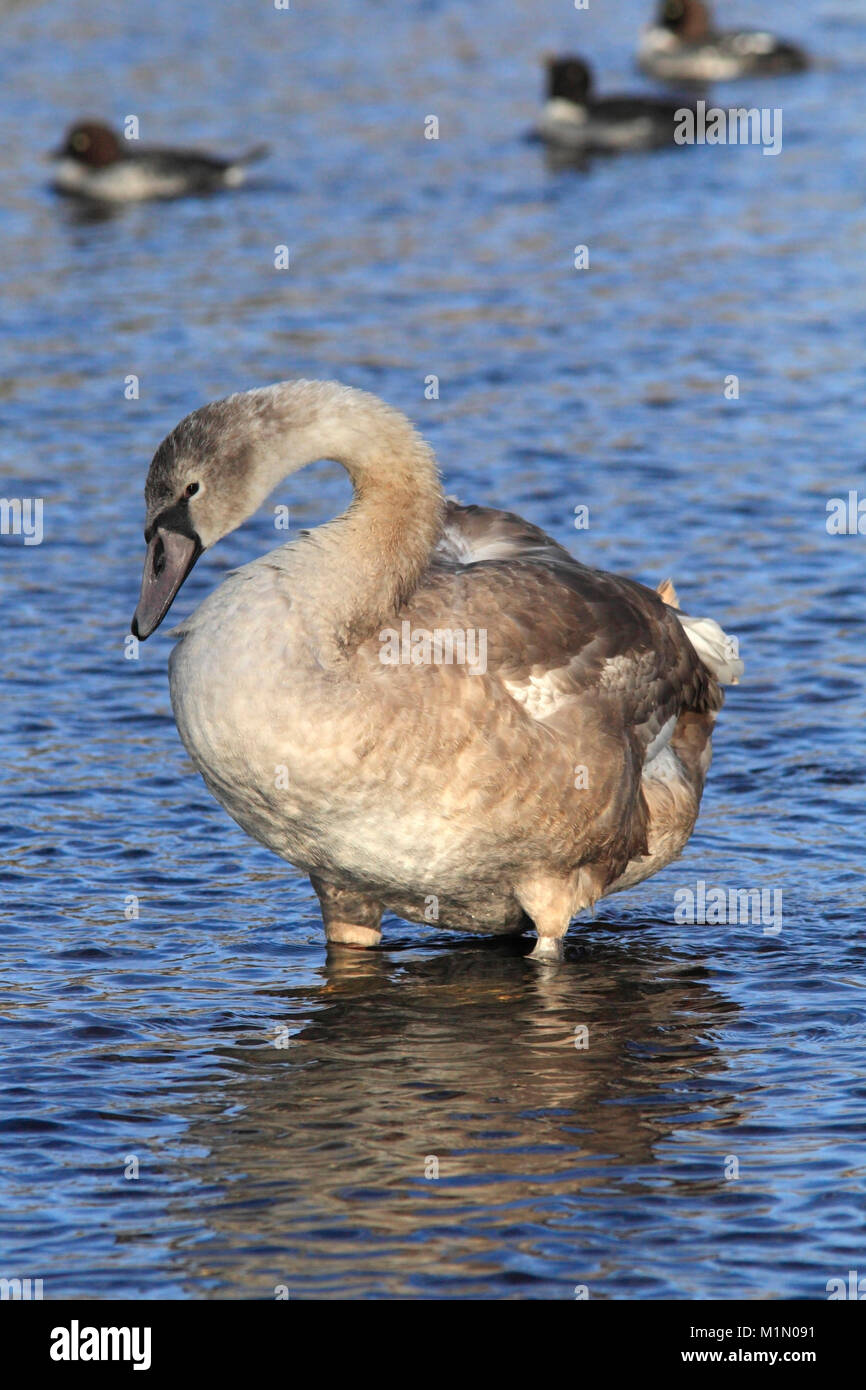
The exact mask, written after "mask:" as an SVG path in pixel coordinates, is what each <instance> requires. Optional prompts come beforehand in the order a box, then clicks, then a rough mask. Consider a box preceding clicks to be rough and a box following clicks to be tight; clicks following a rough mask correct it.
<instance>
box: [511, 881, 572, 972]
mask: <svg viewBox="0 0 866 1390" xmlns="http://www.w3.org/2000/svg"><path fill="white" fill-rule="evenodd" d="M575 889H576V884H575V882H574V880H573V879H553V878H545V877H543V876H539V877H538V878H533V879H531V880H529V881H527V882H525V883H522V884H521V885H520V886H519V888H518V889H517V890H516V894H517V900H518V902H519V903H520V906H521V907H522V908H523V910H524V912H525V913H527V914H528V916H529V917H531V918H532V922H533V925H534V927H535V930H536V932H537V933H538V940H537V941H536V943H535V946H534V948H533V950H532V951H530V953H529V955H528V956H527V960H535V961H558V960H562V943H563V940H564V938H565V935H566V933H567V931H568V928H569V926H570V925H571V919H572V917H573V916H574V913H575V910H576V909H575V906H574V898H575Z"/></svg>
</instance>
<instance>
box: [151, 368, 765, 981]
mask: <svg viewBox="0 0 866 1390" xmlns="http://www.w3.org/2000/svg"><path fill="white" fill-rule="evenodd" d="M323 458H328V459H333V460H335V461H337V462H339V463H341V464H342V465H343V467H344V468H345V469H346V471H347V473H348V474H349V478H350V480H351V482H352V484H353V487H354V500H353V502H352V504H351V506H350V507H349V508H348V510H347V511H346V512H344V513H343V514H342V515H341V516H339V517H337V518H336V519H335V520H333V521H330V522H328V523H327V524H326V525H323V526H320V527H318V528H316V529H314V530H312V531H309V532H302V533H301V534H300V535H299V536H298V538H297V539H296V540H293V541H291V542H290V543H288V544H286V545H283V546H280V547H278V548H277V549H274V550H272V551H270V553H268V554H267V555H264V556H262V557H261V558H259V559H257V560H254V561H253V562H252V563H251V564H247V565H244V566H243V567H242V568H241V569H238V570H236V571H234V572H233V573H231V574H229V576H228V577H227V578H226V579H224V581H223V582H222V584H221V585H220V586H219V588H218V589H216V590H215V592H213V593H211V594H210V595H209V596H208V597H207V598H206V599H205V600H204V602H203V603H202V604H200V606H199V607H198V608H197V609H196V610H195V611H194V612H193V614H192V615H191V617H188V618H187V619H186V620H185V621H184V622H183V623H182V624H181V625H180V627H179V628H177V629H175V631H174V633H173V634H172V635H173V636H175V637H176V638H177V644H176V646H175V647H174V649H173V651H172V653H171V658H170V662H169V683H170V689H171V700H172V707H173V710H174V717H175V721H176V723H177V727H178V730H179V732H180V736H181V739H182V741H183V743H184V746H185V747H186V749H187V752H188V753H189V756H190V758H191V759H192V761H193V763H194V764H195V766H196V768H197V769H198V771H199V772H200V773H201V775H202V777H203V778H204V781H205V783H206V784H207V786H208V787H209V789H210V790H211V792H212V793H213V795H214V796H215V797H216V799H217V800H218V801H219V802H221V804H222V805H223V806H224V807H225V809H226V810H227V811H228V812H229V814H230V815H231V816H232V817H233V818H234V819H235V820H236V821H237V822H238V824H239V825H241V826H242V827H243V829H244V830H246V831H247V832H248V833H249V834H250V835H252V836H253V837H254V838H255V839H257V840H259V841H261V843H262V844H265V845H267V846H268V847H269V848H270V849H271V850H273V851H274V852H275V853H276V854H278V855H281V856H282V857H283V858H284V859H286V860H288V861H289V862H290V863H291V864H293V865H295V866H296V867H297V868H299V869H301V870H302V871H303V872H304V873H305V874H307V875H309V878H310V880H311V882H312V885H313V888H314V889H315V891H316V893H317V895H318V897H319V901H320V903H321V908H322V916H323V919H324V926H325V935H326V937H327V940H328V942H329V943H330V944H332V945H337V946H343V945H352V946H372V945H375V944H377V943H378V942H379V940H380V935H381V916H382V912H383V910H389V911H391V912H395V913H397V914H398V915H399V916H401V917H403V918H404V919H406V920H408V921H413V922H419V923H425V922H426V923H428V924H433V925H435V926H437V927H439V928H448V929H455V930H460V931H467V932H482V933H494V934H495V933H519V932H522V931H525V930H527V929H528V928H530V927H532V926H534V928H535V931H536V933H537V938H538V939H537V942H536V944H535V947H534V950H533V953H532V954H533V957H534V958H535V959H536V960H538V959H555V958H558V957H559V955H560V954H561V950H562V942H563V939H564V937H565V934H566V932H567V931H568V927H569V923H570V922H571V920H572V918H573V917H574V916H575V915H576V914H577V913H578V912H580V911H581V910H582V909H583V908H590V907H592V905H593V904H594V903H595V902H596V901H597V900H598V899H599V898H601V897H604V896H605V895H606V894H608V893H613V892H617V891H619V890H620V889H623V888H629V887H631V886H632V885H633V884H636V883H639V882H640V881H641V880H642V879H645V878H647V877H648V876H649V875H650V874H654V873H656V872H657V871H658V870H659V869H661V868H663V867H664V866H665V865H666V864H668V863H670V861H671V860H672V859H674V858H676V856H677V855H678V854H679V853H680V851H681V850H682V848H683V846H684V845H685V843H686V841H687V840H688V838H689V836H690V834H691V832H692V828H693V826H694V824H695V820H696V817H697V814H698V806H699V803H700V798H701V792H702V789H703V785H704V778H705V776H706V773H707V769H708V767H709V762H710V739H711V735H712V729H713V722H714V719H715V715H716V712H717V710H718V709H719V708H720V707H721V704H722V692H721V689H720V684H721V683H726V682H728V683H736V681H737V680H738V678H739V676H740V673H741V672H742V669H743V666H742V662H741V661H740V660H739V658H738V657H737V655H736V650H735V645H736V644H735V643H734V642H733V641H732V640H731V639H730V638H727V637H726V636H725V634H724V633H723V632H722V630H721V628H720V627H719V626H718V624H717V623H715V622H714V621H713V620H712V619H709V618H700V619H695V618H691V617H688V616H686V615H685V614H683V613H681V612H680V611H679V610H678V608H677V607H676V603H677V600H676V595H675V592H674V590H673V587H672V586H671V585H669V584H668V585H666V586H664V588H663V591H662V592H661V593H657V592H654V591H653V590H652V589H649V588H646V587H645V586H644V585H643V584H640V583H637V582H636V581H635V580H632V579H626V578H622V577H621V576H618V575H614V574H606V573H604V572H603V571H601V570H595V569H590V568H588V567H587V566H586V565H584V564H581V563H580V562H579V561H577V560H575V559H574V558H573V556H572V555H570V554H569V552H568V551H567V550H565V549H564V548H563V547H562V546H560V545H559V544H557V542H556V541H554V540H552V539H551V538H550V537H549V536H547V535H545V533H544V532H543V531H541V530H539V529H538V528H537V527H536V526H533V525H531V524H530V523H529V522H527V521H524V520H523V519H522V518H521V517H519V516H516V515H514V514H513V513H511V512H504V511H497V510H494V509H491V508H486V507H477V506H461V505H458V504H457V503H455V502H453V501H446V499H445V497H444V496H443V492H442V486H441V484H440V480H439V473H438V469H437V464H436V459H435V457H434V454H433V451H432V449H431V448H430V447H429V445H428V444H427V443H426V442H425V441H424V440H423V438H421V436H420V435H419V434H418V433H416V431H415V430H414V428H413V427H412V425H411V424H410V422H409V420H408V419H407V418H406V417H405V416H404V415H402V414H401V413H399V412H398V411H396V410H394V409H391V408H389V407H388V406H387V405H385V404H384V403H383V402H382V401H380V400H379V399H377V398H376V397H375V396H372V395H368V394H367V393H366V392H362V391H358V390H353V389H350V388H349V387H346V386H342V385H340V384H339V383H337V382H322V381H284V382H280V383H278V384H276V385H273V386H267V387H263V388H260V389H257V390H252V391H245V392H241V393H239V394H237V395H232V396H229V397H227V398H226V399H224V400H220V401H215V402H213V403H211V404H209V405H205V406H202V407H201V408H200V409H198V410H195V411H193V413H192V414H191V415H188V416H187V417H186V418H185V419H184V420H182V421H181V422H180V424H178V425H177V426H176V427H175V428H174V429H173V430H172V432H171V433H170V434H169V435H168V437H167V438H166V439H164V440H163V442H162V443H161V444H160V446H159V448H158V449H157V451H156V453H155V455H154V458H153V461H152V463H151V465H150V469H149V472H148V476H147V482H146V486H145V502H146V525H145V540H146V541H147V547H148V548H147V556H146V559H145V563H144V574H143V579H142V586H141V596H140V599H139V603H138V607H137V609H136V613H135V617H134V619H133V623H132V631H133V633H134V634H136V635H137V636H138V637H139V638H142V639H143V638H146V637H148V636H149V635H150V634H151V633H152V632H153V631H154V630H155V629H156V628H157V627H158V626H159V624H160V623H161V622H162V620H163V618H164V617H165V615H166V613H167V612H168V609H169V608H170V606H171V604H172V602H173V600H174V598H175V596H176V594H177V592H178V590H179V589H180V587H181V585H182V584H183V582H184V580H185V579H186V577H187V575H188V574H189V572H190V570H191V569H192V567H193V565H194V564H195V563H196V561H197V559H198V558H199V556H200V555H201V554H202V552H203V551H204V550H207V549H209V548H210V547H211V546H213V545H215V544H216V542H217V541H218V540H219V539H220V538H221V537H222V536H225V535H227V534H228V533H229V532H230V531H233V530H234V529H235V528H236V527H238V526H240V525H241V523H242V522H243V521H244V520H245V519H246V518H248V517H250V516H251V515H252V514H253V513H254V512H255V511H256V510H257V508H258V507H259V506H260V505H261V504H262V502H264V500H265V499H266V498H267V497H268V495H269V494H270V493H271V491H272V490H273V489H274V488H275V487H276V486H277V485H278V484H279V483H280V482H281V481H282V480H283V479H284V478H285V477H287V476H288V475H290V474H292V473H295V472H297V470H298V469H300V468H303V467H304V466H305V465H306V464H309V463H312V462H314V461H316V460H318V459H323ZM470 638H471V639H472V640H470Z"/></svg>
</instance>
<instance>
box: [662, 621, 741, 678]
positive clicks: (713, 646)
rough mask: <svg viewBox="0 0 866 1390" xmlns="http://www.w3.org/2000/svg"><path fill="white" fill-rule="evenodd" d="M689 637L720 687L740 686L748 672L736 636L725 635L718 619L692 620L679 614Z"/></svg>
mask: <svg viewBox="0 0 866 1390" xmlns="http://www.w3.org/2000/svg"><path fill="white" fill-rule="evenodd" d="M677 617H678V619H679V620H680V622H681V623H682V625H683V628H684V630H685V634H686V636H687V637H688V639H689V641H690V642H691V644H692V646H693V647H694V649H695V651H696V652H697V654H698V656H699V657H700V658H701V661H702V662H703V663H704V665H705V666H706V667H707V669H708V670H709V671H711V672H712V674H713V675H714V676H715V678H716V680H717V681H718V682H719V684H720V685H737V684H738V683H739V680H740V676H741V675H742V674H743V671H744V670H745V669H746V668H745V666H744V664H743V662H742V661H741V660H740V649H739V643H738V642H737V639H736V637H729V636H728V634H727V633H726V632H723V631H722V629H721V628H720V627H719V625H718V623H717V622H716V621H715V619H714V618H690V617H689V616H688V614H687V613H680V612H677Z"/></svg>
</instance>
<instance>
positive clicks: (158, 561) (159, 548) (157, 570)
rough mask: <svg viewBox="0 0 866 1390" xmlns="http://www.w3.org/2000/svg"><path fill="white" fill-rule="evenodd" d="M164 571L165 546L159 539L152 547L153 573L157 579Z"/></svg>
mask: <svg viewBox="0 0 866 1390" xmlns="http://www.w3.org/2000/svg"><path fill="white" fill-rule="evenodd" d="M164 569H165V546H164V545H163V543H162V540H161V539H160V538H158V539H157V542H156V545H155V546H154V547H153V573H154V575H155V576H156V577H157V578H158V577H159V576H160V575H161V574H162V572H163V570H164Z"/></svg>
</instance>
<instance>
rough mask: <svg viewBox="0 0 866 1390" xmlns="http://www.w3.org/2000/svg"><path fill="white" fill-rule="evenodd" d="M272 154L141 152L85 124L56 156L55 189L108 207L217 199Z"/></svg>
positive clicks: (98, 125) (114, 135)
mask: <svg viewBox="0 0 866 1390" xmlns="http://www.w3.org/2000/svg"><path fill="white" fill-rule="evenodd" d="M266 154H267V149H266V148H265V146H263V145H259V146H256V148H255V149H252V150H249V151H247V153H246V154H243V155H239V156H238V158H237V159H221V158H217V157H216V156H214V155H207V154H197V153H196V152H195V151H192V150H171V149H157V148H153V147H148V146H144V147H142V148H140V149H139V148H136V145H135V143H134V142H133V141H129V140H124V139H123V138H122V137H121V136H119V135H118V134H117V133H116V132H115V131H113V130H112V129H111V128H110V127H109V126H107V125H103V124H102V123H101V122H100V121H81V122H79V123H78V124H77V125H74V126H71V127H70V129H69V130H68V131H67V132H66V136H65V138H64V141H63V144H62V145H61V147H60V148H59V149H58V150H55V152H54V154H53V156H52V158H53V160H54V161H55V168H54V187H55V188H56V189H57V191H58V192H59V193H70V194H73V195H75V196H77V197H79V198H89V199H91V200H93V201H96V202H103V203H129V202H141V201H142V200H144V199H148V198H179V197H183V196H184V195H185V194H189V193H213V192H215V191H216V190H217V189H220V188H237V187H238V185H239V184H241V183H243V182H244V179H245V178H246V166H247V165H248V164H251V163H253V162H254V161H255V160H257V159H263V158H264V156H265V155H266Z"/></svg>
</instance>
